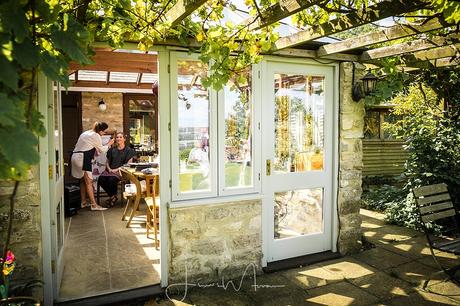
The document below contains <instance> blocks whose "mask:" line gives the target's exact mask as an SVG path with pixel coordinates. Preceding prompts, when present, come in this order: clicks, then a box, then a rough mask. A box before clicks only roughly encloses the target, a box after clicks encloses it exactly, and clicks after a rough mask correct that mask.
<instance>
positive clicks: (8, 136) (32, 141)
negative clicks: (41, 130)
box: [0, 122, 40, 164]
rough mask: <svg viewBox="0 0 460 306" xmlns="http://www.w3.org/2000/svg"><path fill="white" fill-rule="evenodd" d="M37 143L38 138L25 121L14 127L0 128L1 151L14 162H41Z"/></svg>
mask: <svg viewBox="0 0 460 306" xmlns="http://www.w3.org/2000/svg"><path fill="white" fill-rule="evenodd" d="M12 144H14V145H12ZM37 144H38V138H37V137H36V136H35V135H34V134H33V133H32V132H31V131H30V130H28V129H27V128H26V126H25V124H24V123H23V122H20V123H18V124H17V125H16V126H14V127H10V126H6V127H4V128H2V129H0V153H1V154H2V155H3V156H5V159H6V160H7V161H9V162H10V163H12V164H16V163H21V162H23V163H26V164H34V163H37V162H39V161H40V156H39V154H38V152H37Z"/></svg>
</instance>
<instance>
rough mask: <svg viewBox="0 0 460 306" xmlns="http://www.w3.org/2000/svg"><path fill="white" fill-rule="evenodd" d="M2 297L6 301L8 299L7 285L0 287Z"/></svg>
mask: <svg viewBox="0 0 460 306" xmlns="http://www.w3.org/2000/svg"><path fill="white" fill-rule="evenodd" d="M0 295H1V296H2V299H6V298H7V297H8V292H7V290H6V288H5V285H0Z"/></svg>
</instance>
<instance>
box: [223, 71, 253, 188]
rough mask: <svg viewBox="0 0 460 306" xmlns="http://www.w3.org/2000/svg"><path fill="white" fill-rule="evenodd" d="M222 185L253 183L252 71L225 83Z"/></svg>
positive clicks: (242, 185)
mask: <svg viewBox="0 0 460 306" xmlns="http://www.w3.org/2000/svg"><path fill="white" fill-rule="evenodd" d="M224 103H225V110H224V114H225V115H224V116H225V161H224V163H225V187H250V186H252V177H253V176H252V146H251V138H252V120H251V118H252V88H251V71H250V69H248V70H246V71H244V72H243V73H242V74H241V75H240V76H238V79H237V80H230V81H229V83H228V84H227V85H226V86H225V87H224Z"/></svg>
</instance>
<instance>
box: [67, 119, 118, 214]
mask: <svg viewBox="0 0 460 306" xmlns="http://www.w3.org/2000/svg"><path fill="white" fill-rule="evenodd" d="M108 127H109V126H108V125H107V123H105V122H96V123H94V126H93V129H92V130H88V131H85V132H83V133H82V134H81V135H80V137H79V138H78V141H77V144H76V145H75V149H74V150H73V152H72V159H71V164H72V170H71V174H72V176H73V177H74V178H77V179H80V195H81V207H82V208H85V207H87V206H88V205H87V204H86V194H88V197H89V200H90V203H91V204H90V205H91V210H105V209H106V208H104V207H102V206H99V205H97V203H96V199H95V198H94V191H93V169H92V163H91V161H92V159H93V157H94V153H95V152H96V150H97V151H98V152H99V153H105V152H107V150H108V148H109V146H111V145H112V144H113V142H114V139H110V141H109V142H108V143H107V145H105V146H103V145H102V138H101V136H102V135H105V131H106V130H107V128H108Z"/></svg>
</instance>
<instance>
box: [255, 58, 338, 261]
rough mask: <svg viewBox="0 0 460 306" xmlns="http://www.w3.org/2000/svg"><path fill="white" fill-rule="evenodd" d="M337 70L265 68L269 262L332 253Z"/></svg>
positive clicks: (269, 63)
mask: <svg viewBox="0 0 460 306" xmlns="http://www.w3.org/2000/svg"><path fill="white" fill-rule="evenodd" d="M333 75H334V74H333V67H328V66H319V65H311V64H300V63H293V62H292V63H286V62H283V63H281V62H276V61H267V62H266V63H265V65H264V67H263V73H262V86H263V88H264V90H263V93H262V94H263V99H262V101H263V103H264V111H263V116H262V126H263V131H264V132H263V133H264V134H263V136H262V142H263V158H264V168H265V170H264V171H263V175H264V179H263V193H264V200H263V206H264V208H263V209H264V210H265V211H266V213H265V214H264V215H265V216H266V217H265V218H264V222H265V225H264V230H265V235H264V238H265V241H266V244H267V246H268V249H267V254H265V255H266V256H265V257H266V260H267V262H272V261H277V260H282V259H286V258H292V257H297V256H302V255H307V254H312V253H318V252H322V251H326V250H331V249H332V199H333V196H332V193H333V184H332V173H333V123H332V120H333V118H334V116H333V111H334V108H333V94H334V93H333Z"/></svg>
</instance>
